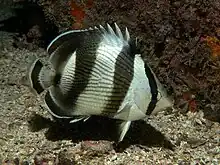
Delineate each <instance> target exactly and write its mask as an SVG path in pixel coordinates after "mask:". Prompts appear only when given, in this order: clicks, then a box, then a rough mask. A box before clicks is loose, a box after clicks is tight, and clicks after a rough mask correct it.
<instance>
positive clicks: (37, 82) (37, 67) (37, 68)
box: [27, 58, 54, 94]
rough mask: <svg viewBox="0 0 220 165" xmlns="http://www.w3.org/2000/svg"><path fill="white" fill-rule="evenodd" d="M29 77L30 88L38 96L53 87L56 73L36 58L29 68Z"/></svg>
mask: <svg viewBox="0 0 220 165" xmlns="http://www.w3.org/2000/svg"><path fill="white" fill-rule="evenodd" d="M27 77H28V81H29V86H30V87H31V88H32V89H34V90H35V91H36V92H37V94H40V93H42V92H43V91H44V90H45V89H46V88H48V87H50V86H51V85H52V80H53V78H54V72H53V71H52V70H50V69H49V68H47V67H46V66H44V65H43V64H42V62H40V60H39V59H37V58H35V59H34V60H33V61H32V62H31V65H30V66H29V68H28V76H27Z"/></svg>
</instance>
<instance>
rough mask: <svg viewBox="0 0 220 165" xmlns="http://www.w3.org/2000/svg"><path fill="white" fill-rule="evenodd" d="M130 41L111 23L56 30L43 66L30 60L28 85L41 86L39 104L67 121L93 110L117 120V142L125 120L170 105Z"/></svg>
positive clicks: (126, 121)
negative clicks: (44, 93) (80, 28)
mask: <svg viewBox="0 0 220 165" xmlns="http://www.w3.org/2000/svg"><path fill="white" fill-rule="evenodd" d="M136 46H137V45H136V43H135V42H134V41H133V40H132V39H131V38H130V34H129V32H128V29H127V28H126V29H125V34H124V35H123V34H122V32H121V30H120V28H119V27H118V25H117V24H116V23H115V26H114V30H113V28H112V27H111V26H110V25H109V24H107V28H104V27H103V26H101V25H100V26H99V27H94V28H89V29H84V30H72V31H68V32H65V33H62V34H61V35H59V36H57V37H56V38H55V39H54V40H53V41H52V42H51V43H50V44H49V46H48V48H47V52H48V53H49V55H50V57H49V65H48V66H45V65H43V64H42V63H41V62H40V60H39V59H37V58H36V59H35V60H34V61H33V62H32V64H31V66H30V67H29V71H28V79H29V82H30V86H31V88H33V89H34V90H35V91H36V92H37V93H38V94H40V93H41V92H43V91H44V90H46V91H47V92H46V95H45V104H46V106H47V108H48V110H49V112H50V113H51V114H52V115H53V116H55V117H57V118H74V119H73V120H72V121H71V122H76V121H79V120H82V119H84V120H86V119H88V118H89V117H90V116H93V115H98V116H106V117H109V118H112V119H118V120H119V121H120V124H119V140H118V141H122V140H123V138H124V136H125V134H126V132H127V131H128V129H129V127H130V124H131V121H135V120H140V119H144V118H146V116H148V115H150V114H151V112H152V111H153V110H154V109H164V108H167V107H171V102H170V100H168V98H167V97H166V95H165V93H164V91H163V90H162V86H161V84H160V83H159V81H158V80H157V78H156V76H155V75H154V73H153V72H152V70H151V69H150V68H149V67H148V66H147V64H146V63H145V62H144V61H143V59H142V58H141V55H140V54H138V52H137V51H136ZM158 91H159V94H158ZM159 95H161V96H160V97H161V98H160V101H158V96H159ZM158 103H159V104H158ZM160 103H161V104H160ZM157 104H158V105H157Z"/></svg>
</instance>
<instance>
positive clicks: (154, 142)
mask: <svg viewBox="0 0 220 165" xmlns="http://www.w3.org/2000/svg"><path fill="white" fill-rule="evenodd" d="M29 126H30V130H31V131H33V132H36V131H40V130H41V129H47V131H46V132H45V136H46V138H47V139H48V140H50V141H59V140H72V142H73V143H77V142H81V141H87V140H88V141H99V140H108V141H116V140H117V137H118V136H117V134H116V132H117V129H118V128H117V122H116V121H115V120H112V119H109V118H105V117H104V118H103V117H99V116H92V117H90V118H89V119H88V120H87V121H85V122H83V121H79V122H76V123H69V120H67V119H59V120H53V121H52V120H50V119H48V118H44V117H43V116H40V115H34V116H32V117H31V119H30V122H29ZM130 145H139V146H146V147H163V148H166V149H170V150H174V145H173V144H172V143H171V142H170V141H169V140H168V139H167V138H166V137H165V136H164V135H163V134H162V133H161V132H160V131H158V130H156V129H155V128H154V127H152V126H151V125H150V124H148V123H146V122H145V121H143V120H139V121H135V122H132V124H131V127H130V129H129V131H128V133H127V136H126V137H125V138H124V140H123V141H122V142H120V143H119V144H116V143H115V145H114V149H115V150H116V151H117V152H122V151H123V150H125V149H126V148H128V147H129V146H130Z"/></svg>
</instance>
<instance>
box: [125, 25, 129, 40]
mask: <svg viewBox="0 0 220 165" xmlns="http://www.w3.org/2000/svg"><path fill="white" fill-rule="evenodd" d="M125 40H126V41H129V40H130V34H129V32H128V28H127V27H126V28H125Z"/></svg>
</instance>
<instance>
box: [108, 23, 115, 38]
mask: <svg viewBox="0 0 220 165" xmlns="http://www.w3.org/2000/svg"><path fill="white" fill-rule="evenodd" d="M107 30H108V32H109V33H111V34H112V35H114V36H116V34H115V32H114V30H113V29H112V27H111V26H110V25H109V24H108V23H107Z"/></svg>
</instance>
